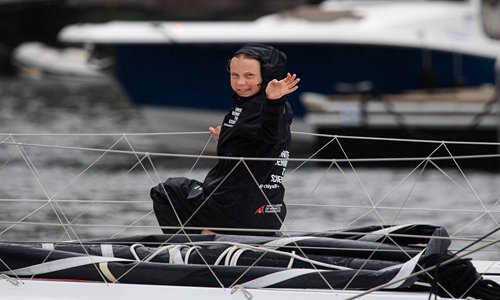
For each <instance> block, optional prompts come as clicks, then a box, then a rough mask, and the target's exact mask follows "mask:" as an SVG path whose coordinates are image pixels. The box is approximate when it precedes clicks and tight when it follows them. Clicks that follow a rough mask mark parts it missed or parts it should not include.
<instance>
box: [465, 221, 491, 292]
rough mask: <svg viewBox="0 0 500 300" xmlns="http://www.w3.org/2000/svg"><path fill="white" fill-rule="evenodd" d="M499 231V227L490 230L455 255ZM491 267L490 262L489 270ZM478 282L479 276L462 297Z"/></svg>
mask: <svg viewBox="0 0 500 300" xmlns="http://www.w3.org/2000/svg"><path fill="white" fill-rule="evenodd" d="M499 230H500V226H499V227H497V228H495V229H494V230H492V231H490V232H488V233H487V234H485V235H483V236H482V237H480V238H479V239H477V240H475V241H473V242H472V243H470V244H469V245H467V246H465V247H463V248H462V249H460V250H458V251H457V252H456V253H455V255H457V254H460V253H461V252H464V251H465V250H467V249H469V248H471V247H472V246H474V245H476V244H478V243H479V242H481V241H483V240H484V239H486V238H487V237H488V236H490V235H492V234H494V233H495V232H497V231H499ZM493 265H495V262H492V264H491V265H490V267H489V268H491V267H492V266H493ZM479 280H481V276H479V277H478V278H477V279H476V280H475V281H474V283H473V284H471V285H470V287H469V288H468V289H467V290H466V291H464V293H463V295H465V294H466V293H467V292H469V291H470V290H471V289H472V288H473V287H474V285H475V284H476V283H477V282H479ZM463 295H462V296H463Z"/></svg>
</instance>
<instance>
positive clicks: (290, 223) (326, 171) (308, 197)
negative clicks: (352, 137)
mask: <svg viewBox="0 0 500 300" xmlns="http://www.w3.org/2000/svg"><path fill="white" fill-rule="evenodd" d="M333 164H336V165H337V163H336V162H331V163H330V165H329V166H328V168H326V170H325V172H323V174H322V175H321V177H320V179H319V180H318V183H317V184H316V185H315V186H314V187H313V189H312V191H311V192H310V193H309V195H308V196H307V197H306V200H307V202H306V203H304V206H309V205H310V204H311V202H312V201H313V194H314V193H315V192H316V191H317V190H318V188H319V186H320V183H321V182H322V181H323V179H324V178H325V177H326V174H327V173H328V171H330V169H331V168H332V165H333ZM337 167H338V165H337ZM341 172H342V170H341ZM296 220H297V219H295V220H292V221H291V222H289V226H292V225H293V224H294V223H295V221H296Z"/></svg>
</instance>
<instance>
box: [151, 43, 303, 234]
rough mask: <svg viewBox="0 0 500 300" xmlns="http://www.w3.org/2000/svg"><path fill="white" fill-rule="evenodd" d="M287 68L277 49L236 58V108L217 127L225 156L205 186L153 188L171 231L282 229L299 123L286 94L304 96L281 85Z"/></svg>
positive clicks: (251, 47)
mask: <svg viewBox="0 0 500 300" xmlns="http://www.w3.org/2000/svg"><path fill="white" fill-rule="evenodd" d="M285 67H286V56H285V54H284V53H283V52H281V51H279V50H278V49H276V48H274V47H272V46H268V45H262V44H247V45H245V46H243V47H242V48H241V49H239V50H238V51H236V52H235V54H234V56H233V57H232V58H231V59H230V61H229V72H230V78H231V88H232V90H233V92H234V94H233V106H232V109H231V110H230V111H229V113H228V114H227V115H226V116H225V117H224V120H223V122H222V125H221V126H217V127H215V128H214V127H210V128H209V130H210V132H211V133H212V135H213V136H214V137H215V138H216V139H217V140H218V145H217V155H218V156H220V157H221V158H220V159H219V160H218V162H217V164H216V165H215V166H214V167H213V168H212V169H211V170H210V171H209V173H208V174H207V176H206V178H205V180H204V182H203V183H202V182H199V181H196V180H193V179H188V178H184V177H173V178H169V179H167V181H165V182H164V183H161V184H159V185H157V186H155V187H153V188H152V189H151V198H152V199H153V205H154V210H155V214H156V217H157V219H158V222H159V224H160V226H162V230H163V232H164V233H173V232H179V230H178V229H175V228H178V227H196V228H198V229H196V230H184V229H183V230H184V231H185V232H191V233H192V232H201V230H200V229H202V228H209V229H210V230H211V231H213V232H221V233H232V234H261V235H270V234H273V233H274V231H276V230H278V229H279V228H280V227H281V225H282V223H283V221H284V219H285V216H286V206H285V203H284V200H283V199H284V194H285V189H284V187H283V184H282V180H283V176H284V174H285V169H286V165H287V159H288V157H289V149H290V145H291V134H290V124H291V122H292V118H293V113H292V109H291V107H290V105H289V104H288V102H287V101H286V97H285V96H286V95H287V94H290V93H292V92H294V91H296V90H297V88H298V86H297V83H298V82H299V80H300V79H299V78H297V76H296V75H295V74H293V75H291V74H290V73H288V74H287V75H286V76H285V78H284V79H281V78H283V76H284V73H285ZM279 79H281V80H279ZM223 157H235V158H239V157H249V158H253V157H255V158H275V159H274V160H251V159H250V160H245V161H243V160H238V159H236V160H232V159H223ZM228 228H229V230H227V229H228Z"/></svg>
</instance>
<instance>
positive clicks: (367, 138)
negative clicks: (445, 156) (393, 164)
mask: <svg viewBox="0 0 500 300" xmlns="http://www.w3.org/2000/svg"><path fill="white" fill-rule="evenodd" d="M311 135H314V136H318V137H330V138H331V137H337V138H338V139H351V140H374V141H386V142H407V143H427V144H441V143H443V142H444V141H442V140H430V139H403V138H387V137H372V136H353V135H339V134H335V135H332V134H311ZM446 143H447V144H455V145H466V146H467V145H483V146H500V142H473V141H470V142H468V141H446Z"/></svg>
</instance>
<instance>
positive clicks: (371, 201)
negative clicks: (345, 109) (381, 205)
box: [337, 139, 385, 225]
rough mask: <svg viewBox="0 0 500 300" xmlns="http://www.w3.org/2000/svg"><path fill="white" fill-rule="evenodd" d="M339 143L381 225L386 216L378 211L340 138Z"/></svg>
mask: <svg viewBox="0 0 500 300" xmlns="http://www.w3.org/2000/svg"><path fill="white" fill-rule="evenodd" d="M337 144H338V145H339V148H340V150H341V151H342V154H343V155H344V157H345V158H347V163H348V164H349V167H350V169H351V171H352V172H353V174H354V175H355V176H356V179H357V181H358V183H359V184H360V186H361V188H362V189H363V192H364V193H365V195H366V196H367V197H368V201H370V204H371V205H372V210H373V211H375V219H376V220H377V223H379V225H383V224H382V223H385V221H384V218H383V217H382V216H381V215H380V213H379V212H378V211H377V209H376V207H375V206H374V203H373V200H372V198H371V197H370V193H368V190H367V189H366V187H365V185H364V184H363V181H362V180H361V178H360V177H359V174H358V172H356V169H355V168H354V166H353V164H352V162H351V161H349V157H348V156H347V153H346V152H345V150H344V148H343V147H342V144H341V143H340V139H337ZM379 218H380V219H379Z"/></svg>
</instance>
